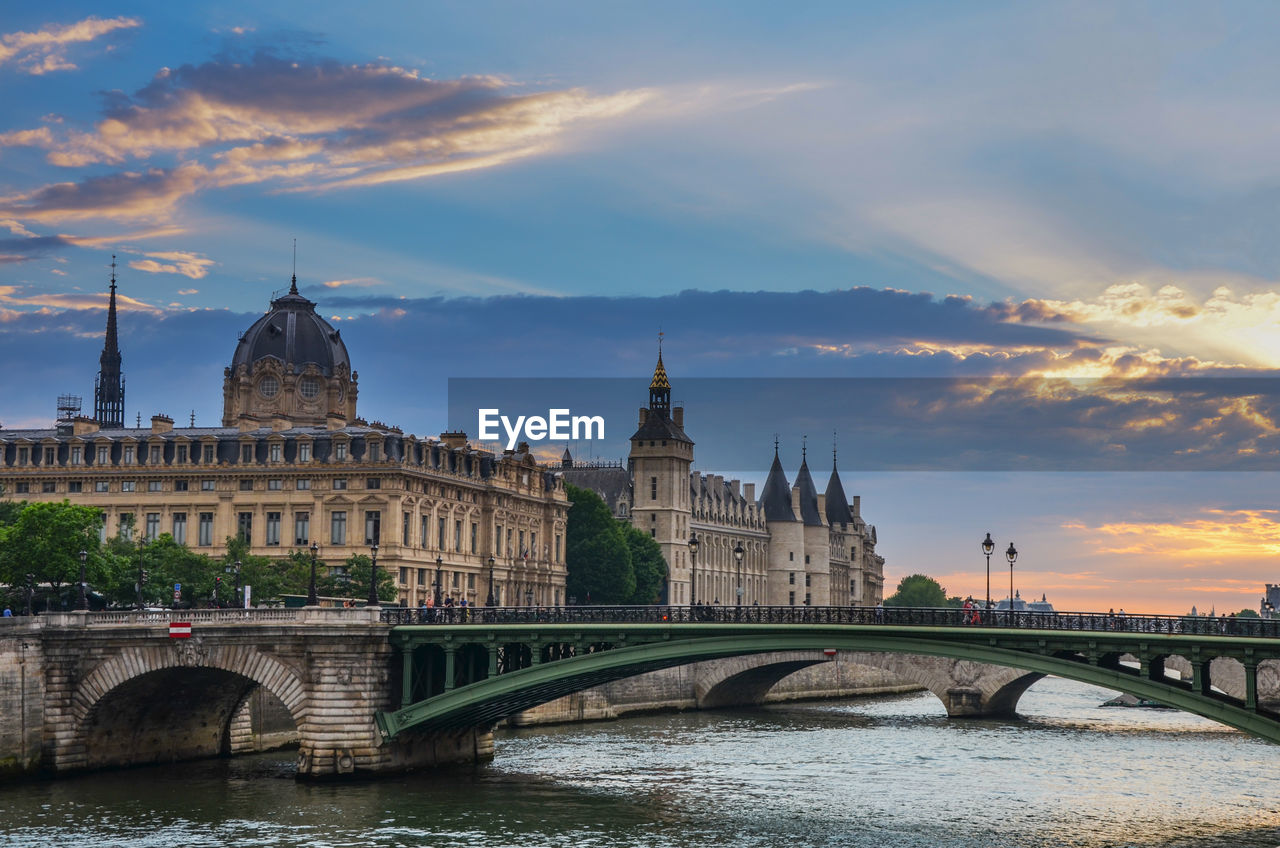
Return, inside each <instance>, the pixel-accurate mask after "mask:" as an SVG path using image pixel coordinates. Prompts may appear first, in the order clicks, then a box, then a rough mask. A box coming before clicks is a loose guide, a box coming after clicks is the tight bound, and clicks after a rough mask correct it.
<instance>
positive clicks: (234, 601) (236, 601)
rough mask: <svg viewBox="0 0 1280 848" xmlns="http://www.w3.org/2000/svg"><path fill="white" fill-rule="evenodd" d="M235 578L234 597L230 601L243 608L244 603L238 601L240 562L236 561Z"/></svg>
mask: <svg viewBox="0 0 1280 848" xmlns="http://www.w3.org/2000/svg"><path fill="white" fill-rule="evenodd" d="M235 578H236V594H235V597H234V598H232V599H231V600H232V602H233V603H236V604H239V605H240V606H244V602H243V601H241V600H240V560H236V572H235Z"/></svg>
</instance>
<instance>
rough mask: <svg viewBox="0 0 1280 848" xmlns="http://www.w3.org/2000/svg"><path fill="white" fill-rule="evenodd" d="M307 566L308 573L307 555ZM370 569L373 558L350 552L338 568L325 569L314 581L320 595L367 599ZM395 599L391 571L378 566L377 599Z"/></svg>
mask: <svg viewBox="0 0 1280 848" xmlns="http://www.w3.org/2000/svg"><path fill="white" fill-rule="evenodd" d="M307 568H308V575H309V574H310V568H311V560H310V558H309V556H308V559H307ZM372 569H373V560H371V559H370V558H369V557H368V556H366V555H365V554H352V555H351V556H349V557H347V558H346V559H345V560H344V561H343V563H342V565H341V566H339V567H338V568H334V569H325V571H326V572H327V573H326V574H325V575H324V577H323V578H322V579H317V581H316V585H317V587H318V591H319V593H320V594H321V595H328V596H330V597H334V598H353V599H355V600H367V599H368V597H369V572H370V571H371V570H372ZM308 579H309V577H308ZM395 599H396V582H395V578H393V577H392V576H391V572H390V571H389V570H388V569H386V568H384V567H382V566H378V600H379V601H383V602H390V601H394V600H395Z"/></svg>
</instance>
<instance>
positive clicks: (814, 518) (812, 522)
mask: <svg viewBox="0 0 1280 848" xmlns="http://www.w3.org/2000/svg"><path fill="white" fill-rule="evenodd" d="M796 488H797V489H799V490H800V519H801V520H802V521H803V522H804V523H805V526H807V527H821V526H822V515H821V514H819V512H818V487H817V486H815V485H813V476H812V475H811V474H810V473H809V460H807V459H806V460H804V461H802V462H801V463H800V472H799V473H798V474H796Z"/></svg>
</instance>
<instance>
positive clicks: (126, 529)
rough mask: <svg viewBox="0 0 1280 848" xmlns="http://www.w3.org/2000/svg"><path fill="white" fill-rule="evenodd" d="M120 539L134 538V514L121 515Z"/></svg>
mask: <svg viewBox="0 0 1280 848" xmlns="http://www.w3.org/2000/svg"><path fill="white" fill-rule="evenodd" d="M120 538H121V539H132V538H133V513H132V512H122V513H120Z"/></svg>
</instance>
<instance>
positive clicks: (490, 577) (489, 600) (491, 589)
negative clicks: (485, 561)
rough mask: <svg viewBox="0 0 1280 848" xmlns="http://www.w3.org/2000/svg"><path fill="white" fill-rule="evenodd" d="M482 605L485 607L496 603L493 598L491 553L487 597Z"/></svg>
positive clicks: (493, 605)
mask: <svg viewBox="0 0 1280 848" xmlns="http://www.w3.org/2000/svg"><path fill="white" fill-rule="evenodd" d="M484 605H485V606H487V607H496V606H497V605H498V604H497V603H496V602H495V601H494V600H493V555H492V554H490V555H489V597H487V598H485V601H484Z"/></svg>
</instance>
